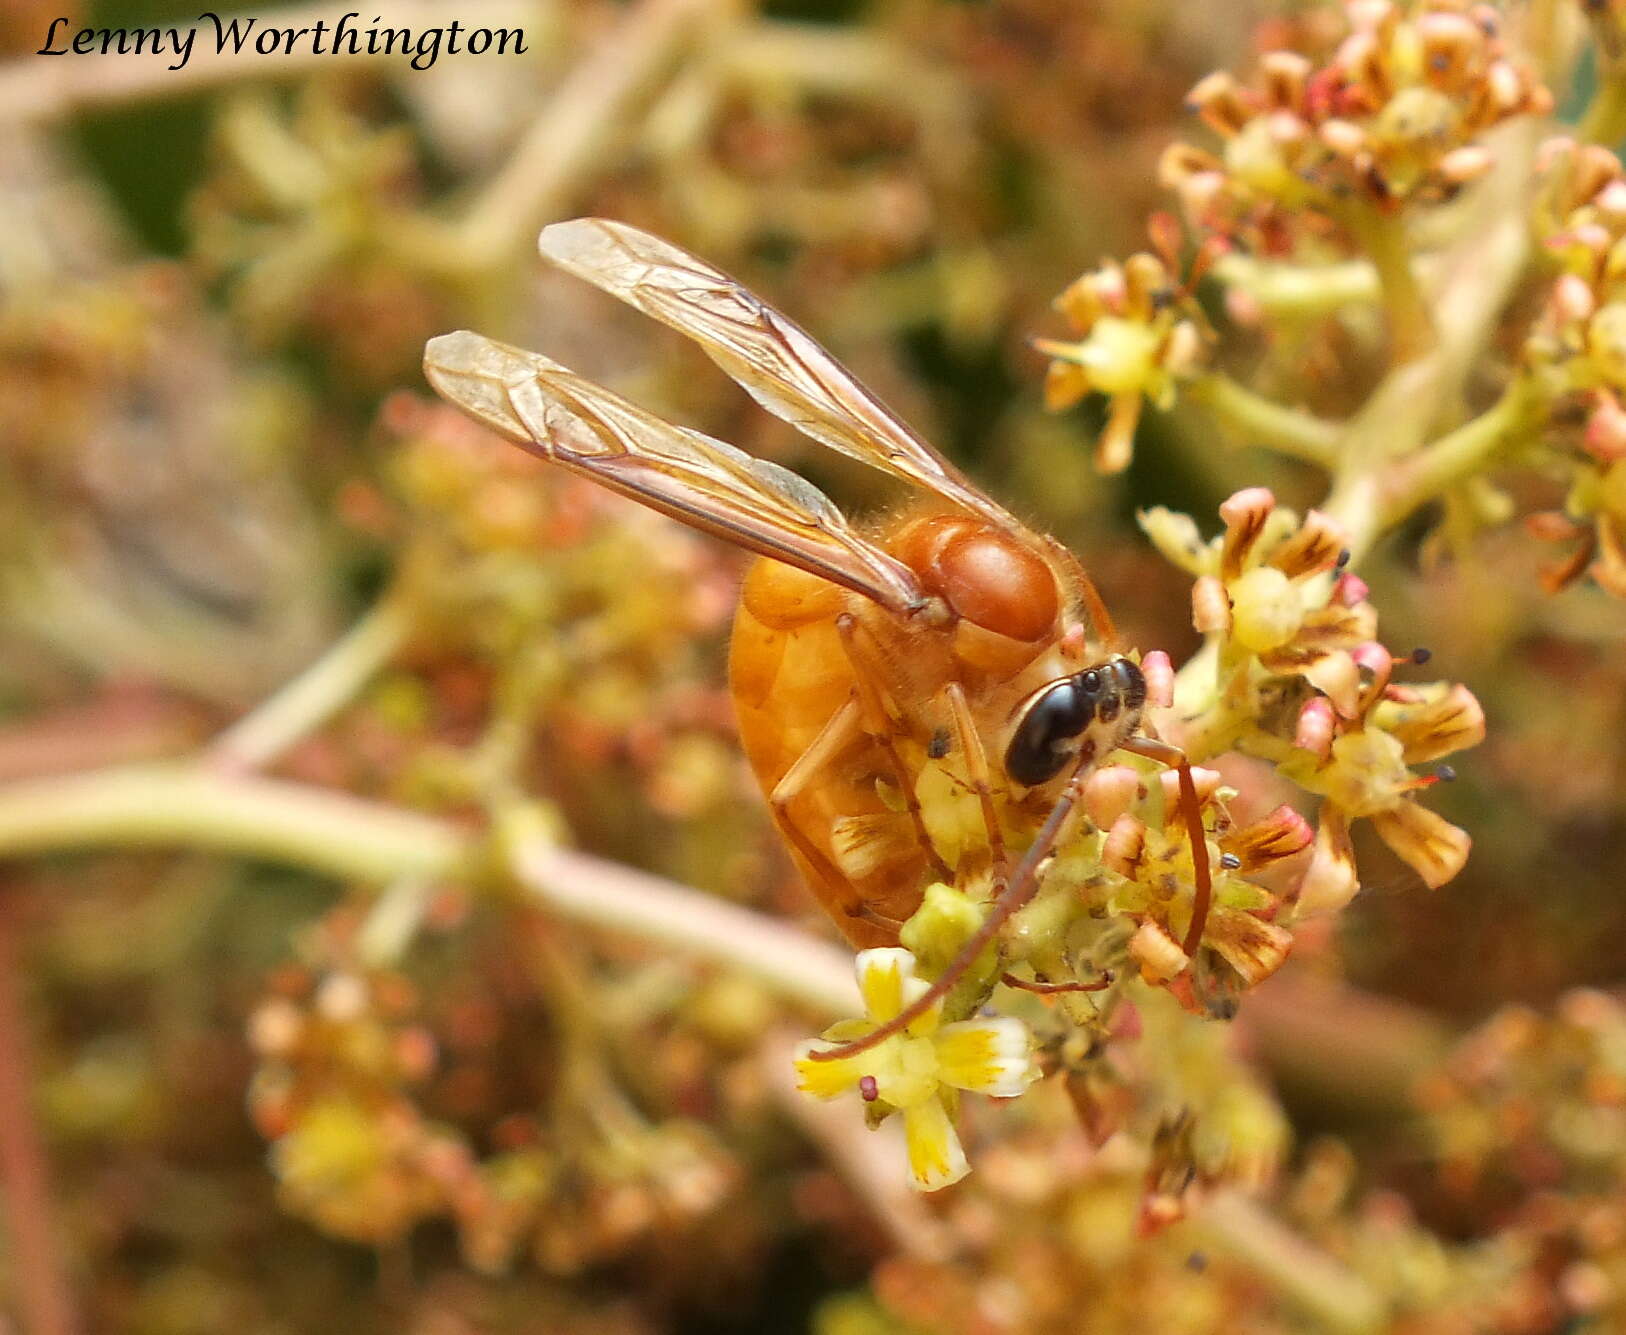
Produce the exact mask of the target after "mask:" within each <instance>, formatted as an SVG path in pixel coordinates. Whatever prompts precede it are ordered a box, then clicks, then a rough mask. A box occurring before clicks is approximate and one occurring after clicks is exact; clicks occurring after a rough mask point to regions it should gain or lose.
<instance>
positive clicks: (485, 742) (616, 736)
mask: <svg viewBox="0 0 1626 1335" xmlns="http://www.w3.org/2000/svg"><path fill="white" fill-rule="evenodd" d="M383 415H384V420H385V425H386V427H387V428H389V429H390V430H391V431H392V432H393V433H394V434H395V435H396V436H397V440H396V442H395V443H394V447H393V449H392V451H391V453H390V455H389V457H388V474H387V477H388V482H389V483H390V484H391V485H390V487H389V489H388V490H387V491H386V490H384V489H381V488H375V487H372V486H370V485H367V484H362V483H355V484H352V485H351V486H350V487H349V488H348V489H347V491H346V493H345V495H344V497H343V502H342V503H343V505H344V507H345V511H346V513H347V515H348V517H349V518H350V519H351V521H352V523H353V524H354V525H355V526H356V527H358V528H361V529H363V530H365V531H366V532H368V533H369V534H370V535H372V536H375V537H381V538H394V539H397V540H399V541H400V542H401V543H402V544H403V548H402V556H401V575H400V579H401V580H402V583H403V592H404V594H405V595H406V596H408V597H410V598H411V599H412V605H413V607H414V610H415V612H416V613H417V615H418V616H419V618H420V620H421V622H422V624H423V625H424V627H425V631H426V633H425V634H424V635H423V636H422V637H421V641H420V644H419V645H418V646H417V650H416V653H415V654H414V655H413V658H412V661H411V662H410V664H409V665H408V666H409V670H407V671H403V672H400V673H397V674H394V675H392V676H390V677H388V678H386V679H385V680H384V681H383V682H382V683H381V685H380V687H379V688H378V689H377V690H376V691H375V692H374V695H373V697H372V702H371V703H372V706H373V707H372V709H371V711H370V712H369V714H368V715H366V716H364V717H361V718H358V719H356V720H353V722H354V724H355V727H356V730H357V733H364V734H365V736H364V737H362V736H353V738H352V742H353V743H354V742H357V741H365V744H366V745H365V749H366V750H367V751H368V752H370V753H371V755H372V759H373V764H374V766H375V768H377V769H380V770H383V771H384V772H385V773H387V775H388V782H389V783H390V784H391V785H392V788H393V791H395V792H396V793H398V794H405V795H409V796H411V797H412V798H413V799H414V800H417V801H420V802H421V801H425V800H429V801H434V802H437V803H439V804H442V805H462V804H465V803H468V802H471V801H472V802H479V801H482V800H485V799H486V798H487V797H489V796H490V794H491V793H492V792H493V791H494V790H495V789H497V788H500V787H502V786H503V784H504V783H507V782H510V781H512V780H513V779H514V778H515V777H516V776H515V774H513V773H503V772H501V771H502V769H503V767H504V766H508V767H509V768H510V769H512V768H513V767H514V766H522V765H523V764H524V763H525V762H526V760H527V758H528V756H530V755H532V754H534V755H536V756H538V757H540V758H541V759H543V760H544V761H545V762H546V770H547V774H548V780H547V781H548V784H549V794H548V795H549V796H550V797H553V798H555V799H556V800H559V801H560V802H561V803H567V802H568V799H570V798H573V797H578V798H579V797H580V796H581V795H582V793H583V791H584V790H585V787H586V784H585V782H584V783H582V784H575V783H573V778H574V776H578V775H581V776H587V775H592V776H593V781H594V782H597V783H601V784H602V783H605V782H606V774H607V773H609V774H612V775H614V778H615V782H617V783H619V784H621V785H623V786H630V787H633V788H636V789H637V790H638V791H639V793H640V796H641V798H642V799H643V801H644V802H645V803H646V804H647V805H648V807H649V808H651V809H652V810H653V811H654V812H656V813H657V814H658V815H659V816H661V817H663V818H666V819H668V820H670V821H672V822H673V823H674V825H678V826H680V828H681V831H682V832H683V833H684V835H685V836H692V837H694V838H695V839H706V840H714V841H715V843H716V846H717V847H718V848H720V849H724V850H727V849H729V848H730V847H732V849H733V850H734V851H735V853H736V855H737V854H738V850H739V849H740V847H741V846H742V843H743V842H745V841H746V840H747V839H748V836H747V835H746V834H745V831H746V830H748V829H750V828H751V826H750V813H749V811H748V810H746V809H742V808H741V806H740V805H739V804H738V802H737V800H736V799H737V798H738V797H739V796H741V795H742V792H743V790H744V785H745V784H746V783H747V782H748V779H747V777H746V776H745V775H744V774H743V773H742V772H741V770H740V767H739V765H738V764H737V761H736V753H735V744H734V740H733V737H732V720H731V708H730V705H729V701H728V697H727V694H726V692H725V691H724V690H723V689H722V687H721V686H720V685H719V684H717V683H716V682H715V680H714V679H713V678H712V676H711V674H710V671H709V660H708V657H707V654H708V651H709V650H710V649H711V647H712V646H714V645H715V642H716V639H717V638H718V637H719V636H720V635H721V633H722V631H723V629H724V627H725V625H726V622H727V617H728V614H729V610H730V608H731V605H732V602H733V599H734V596H735V595H734V590H735V580H736V573H735V572H736V563H735V561H734V560H733V558H732V556H731V554H730V553H729V552H728V551H727V550H726V549H722V548H720V547H718V546H717V545H715V544H710V543H708V542H706V541H704V540H702V539H699V538H697V537H696V536H695V535H694V534H693V533H691V532H690V531H689V530H687V529H684V528H682V527H681V526H679V525H677V524H674V523H672V522H670V521H668V520H666V519H663V518H661V517H660V516H657V515H653V514H651V513H650V512H649V511H647V510H645V509H643V508H641V507H639V506H635V505H632V504H630V503H628V502H625V501H622V500H620V499H619V498H617V497H614V496H611V495H610V494H609V493H607V492H606V491H604V489H603V488H600V487H596V486H593V485H592V484H590V483H587V482H584V481H580V480H578V479H575V478H572V477H570V476H569V475H567V474H565V473H563V472H562V470H559V469H556V468H552V467H550V466H547V465H544V464H542V463H539V462H538V461H536V460H534V459H531V458H530V457H529V456H527V455H525V454H523V453H521V452H520V451H518V450H515V449H513V448H512V447H510V446H508V445H506V444H505V443H500V442H497V441H495V440H493V439H492V438H491V437H490V436H489V435H488V434H487V433H486V432H484V431H482V430H480V429H479V428H478V427H474V426H471V425H470V424H469V423H468V422H467V420H466V419H465V418H463V417H462V416H461V415H460V414H458V413H456V412H453V411H452V410H450V409H445V408H441V407H437V406H432V405H427V404H425V403H423V402H422V401H421V400H419V399H416V398H414V397H412V396H410V395H400V396H396V397H395V398H392V399H391V400H389V401H388V402H387V403H386V405H385V409H384V414H383ZM544 720H545V721H546V726H545V727H544V726H542V724H543V721H544ZM482 727H483V728H484V732H483V734H482V732H481V729H482ZM471 737H472V738H473V739H474V740H473V744H472V745H468V743H469V742H470V739H471ZM503 739H506V740H503ZM339 749H340V748H334V750H339ZM361 749H363V748H361V747H358V746H357V745H355V744H352V745H351V746H350V747H349V748H348V753H347V754H350V755H354V754H355V753H356V752H357V751H358V750H361ZM303 760H304V761H306V762H307V763H311V764H316V763H339V757H337V756H333V755H329V756H326V757H312V756H307V757H304V758H303ZM323 777H325V778H328V779H330V781H331V778H332V777H333V776H332V775H331V774H324V776H323ZM569 814H570V815H571V816H572V817H576V816H577V815H578V812H577V811H576V810H574V809H569ZM695 817H704V819H691V818H695ZM576 828H577V830H578V832H579V833H583V834H585V835H587V836H588V837H589V838H590V837H591V836H592V834H593V830H592V828H591V827H590V826H589V825H588V823H587V821H586V820H585V819H583V820H582V821H581V822H580V823H579V824H578V825H577V827H576Z"/></svg>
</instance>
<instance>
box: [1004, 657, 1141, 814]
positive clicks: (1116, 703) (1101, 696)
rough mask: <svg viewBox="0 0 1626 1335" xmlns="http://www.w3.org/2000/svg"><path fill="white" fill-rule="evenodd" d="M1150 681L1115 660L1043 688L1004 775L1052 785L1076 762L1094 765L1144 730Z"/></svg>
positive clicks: (1010, 750) (1026, 714)
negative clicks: (1143, 711)
mask: <svg viewBox="0 0 1626 1335" xmlns="http://www.w3.org/2000/svg"><path fill="white" fill-rule="evenodd" d="M1145 703H1146V679H1145V678H1144V677H1143V676H1142V675H1141V671H1140V668H1138V667H1137V666H1136V665H1135V664H1134V663H1132V662H1131V661H1130V660H1129V659H1127V658H1113V659H1109V660H1108V661H1107V662H1105V663H1101V664H1098V665H1097V666H1095V667H1089V668H1085V669H1084V670H1083V671H1082V672H1075V673H1073V675H1072V676H1070V677H1062V678H1060V679H1059V680H1057V681H1053V682H1050V683H1048V684H1047V685H1045V686H1041V687H1040V688H1039V689H1038V690H1037V691H1035V692H1034V693H1033V694H1032V695H1030V696H1029V697H1028V699H1027V701H1026V703H1025V704H1024V705H1023V706H1022V709H1021V711H1020V714H1019V717H1018V718H1017V722H1016V731H1015V732H1014V733H1013V734H1012V735H1011V744H1010V746H1009V747H1007V748H1006V751H1005V773H1006V774H1007V775H1009V776H1010V777H1011V778H1012V779H1013V780H1015V781H1016V782H1017V783H1019V784H1022V785H1023V786H1024V787H1028V788H1032V787H1035V786H1037V785H1038V784H1041V783H1048V782H1049V781H1050V780H1051V779H1053V778H1055V777H1056V776H1057V775H1058V774H1060V773H1061V772H1062V770H1064V769H1066V768H1067V766H1068V764H1069V763H1071V762H1082V763H1084V764H1089V763H1090V762H1091V761H1093V760H1094V759H1095V758H1096V757H1097V756H1102V755H1105V754H1106V753H1107V752H1108V751H1110V750H1112V749H1113V748H1114V747H1115V746H1117V745H1118V744H1119V743H1120V742H1121V741H1122V740H1123V739H1124V738H1126V737H1128V736H1129V735H1130V734H1131V733H1133V732H1134V731H1135V729H1136V728H1137V727H1139V726H1140V711H1141V707H1142V706H1143V705H1145Z"/></svg>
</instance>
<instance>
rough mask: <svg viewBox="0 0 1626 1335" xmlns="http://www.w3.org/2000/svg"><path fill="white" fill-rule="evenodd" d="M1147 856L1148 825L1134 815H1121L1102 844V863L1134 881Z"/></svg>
mask: <svg viewBox="0 0 1626 1335" xmlns="http://www.w3.org/2000/svg"><path fill="white" fill-rule="evenodd" d="M1145 856H1146V826H1145V825H1144V824H1142V823H1141V822H1140V821H1139V820H1138V819H1136V818H1135V817H1134V816H1130V815H1123V816H1119V817H1118V819H1117V820H1115V821H1113V822H1112V828H1111V829H1110V830H1108V831H1107V837H1106V841H1105V842H1104V843H1103V844H1102V845H1101V865H1102V866H1103V867H1105V868H1106V869H1107V870H1108V871H1114V872H1117V873H1118V875H1120V876H1122V877H1124V878H1125V879H1126V880H1131V881H1132V880H1134V879H1135V873H1136V872H1138V871H1139V870H1140V865H1141V860H1142V859H1143V858H1144V857H1145Z"/></svg>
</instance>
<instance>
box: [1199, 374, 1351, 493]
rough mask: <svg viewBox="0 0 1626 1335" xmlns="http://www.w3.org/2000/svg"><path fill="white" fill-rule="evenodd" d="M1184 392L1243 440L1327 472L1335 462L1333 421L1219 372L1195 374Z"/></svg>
mask: <svg viewBox="0 0 1626 1335" xmlns="http://www.w3.org/2000/svg"><path fill="white" fill-rule="evenodd" d="M1184 393H1185V395H1186V397H1187V398H1188V400H1189V401H1190V402H1192V403H1195V404H1199V405H1201V406H1202V407H1204V408H1206V409H1207V410H1208V411H1209V412H1210V413H1212V414H1213V416H1214V418H1215V419H1216V420H1217V421H1218V422H1219V423H1220V424H1221V425H1222V426H1224V427H1225V428H1226V430H1227V431H1229V432H1230V433H1231V434H1233V435H1235V436H1237V437H1239V438H1240V439H1241V441H1242V442H1244V443H1246V444H1250V445H1259V446H1262V447H1264V448H1265V449H1269V450H1275V451H1276V452H1277V453H1278V454H1285V455H1288V456H1289V457H1290V458H1294V459H1302V460H1304V462H1306V463H1312V464H1315V465H1317V466H1318V467H1321V468H1325V469H1328V470H1329V471H1330V470H1331V469H1332V467H1333V464H1334V463H1335V462H1336V460H1337V457H1338V435H1339V427H1338V426H1337V425H1336V424H1335V423H1332V422H1328V421H1325V420H1324V419H1322V418H1319V417H1316V416H1314V415H1313V414H1311V413H1307V412H1305V411H1304V410H1303V409H1300V408H1290V407H1288V406H1287V405H1286V404H1281V403H1277V402H1275V401H1274V400H1273V399H1267V398H1265V397H1264V395H1262V394H1257V393H1255V392H1254V391H1253V390H1251V389H1248V388H1246V387H1245V386H1243V385H1240V384H1238V383H1237V382H1236V381H1235V380H1232V379H1231V377H1230V376H1228V375H1225V374H1223V373H1221V372H1219V371H1210V372H1208V373H1207V374H1205V375H1202V376H1199V377H1198V378H1197V379H1195V380H1193V381H1192V382H1191V383H1190V384H1188V385H1187V386H1186V387H1185V390H1184Z"/></svg>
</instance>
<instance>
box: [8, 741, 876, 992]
mask: <svg viewBox="0 0 1626 1335" xmlns="http://www.w3.org/2000/svg"><path fill="white" fill-rule="evenodd" d="M176 844H179V845H185V846H188V847H192V848H207V849H213V850H215V851H218V852H222V853H230V854H236V855H238V856H241V857H254V858H265V859H268V860H271V861H277V862H286V863H291V864H293V865H295V866H300V867H305V868H308V869H309V870H311V871H315V872H319V873H323V874H326V875H329V876H336V877H341V878H344V879H351V880H360V881H371V882H378V883H380V884H385V885H389V884H392V883H396V882H400V881H403V880H407V881H410V880H419V881H423V880H431V881H432V880H437V879H447V878H452V877H459V876H472V875H476V874H478V873H479V872H480V871H481V869H482V867H483V866H484V865H485V859H484V858H483V856H482V855H483V853H484V852H485V850H486V849H487V847H488V845H487V842H486V840H485V838H484V837H483V836H482V835H480V834H479V833H477V832H474V831H469V830H466V829H463V828H461V827H459V826H457V825H454V824H453V823H452V822H450V821H445V820H440V819H437V818H435V817H433V816H425V815H420V814H418V813H415V812H410V811H404V810H401V809H399V808H395V807H390V806H385V805H382V804H380V803H375V802H367V801H363V800H362V799H361V798H357V797H351V796H349V795H348V794H345V793H338V792H333V791H331V790H328V789H324V788H316V787H311V786H306V785H303V784H297V783H289V782H286V781H283V780H279V779H264V778H259V777H257V776H253V775H243V774H232V773H222V772H220V771H218V770H212V769H209V768H207V767H205V766H202V765H181V764H172V765H130V766H121V767H117V768H112V769H106V770H101V771H98V772H96V773H93V774H79V775H70V776H62V777H53V778H47V779H34V780H30V781H28V782H25V783H16V784H10V785H6V786H3V787H0V860H3V859H5V858H8V857H21V856H29V855H38V854H44V853H54V852H61V851H65V850H72V849H83V848H106V847H149V848H150V847H162V846H169V845H176ZM505 861H506V863H507V866H506V867H505V868H504V869H503V870H505V871H506V872H508V873H511V874H512V875H513V877H514V878H515V880H517V881H518V882H519V884H520V885H521V886H522V887H523V888H524V889H525V890H526V891H528V892H529V893H530V894H532V895H534V896H535V897H536V898H537V899H538V900H539V901H540V902H541V903H542V904H543V905H544V906H546V907H547V908H549V909H551V910H552V911H554V912H556V913H559V914H561V915H563V916H565V917H568V918H571V919H573V920H575V921H577V922H582V923H586V924H589V925H591V926H595V927H601V928H607V929H610V930H612V931H624V932H626V933H627V934H628V935H630V936H635V937H638V938H641V939H643V940H647V941H652V942H655V943H657V944H660V945H664V946H668V947H670V948H672V949H674V950H679V951H683V952H686V953H689V954H692V955H694V956H696V957H698V958H702V959H707V960H710V961H712V962H714V963H717V964H722V965H725V966H727V967H729V968H734V969H738V970H740V971H741V972H743V973H747V974H749V975H751V976H752V977H754V978H757V979H758V980H760V981H761V982H763V983H764V984H766V985H768V986H770V987H772V988H773V989H774V990H775V991H777V992H778V993H779V994H780V995H781V996H784V997H787V998H789V999H791V1000H794V1001H796V1002H798V1003H799V1004H801V1005H804V1006H806V1007H808V1009H810V1010H813V1011H816V1012H818V1013H819V1014H821V1015H831V1016H836V1015H845V1014H849V1013H851V1012H852V1011H853V1009H854V1008H855V1007H856V1006H857V1004H858V993H857V989H856V986H855V984H854V983H853V978H852V959H851V956H850V955H849V954H848V953H847V952H846V951H844V950H842V949H840V948H839V947H837V946H833V945H830V944H828V943H826V942H824V941H820V940H818V939H816V938H813V937H810V936H808V935H806V934H805V933H804V932H802V931H800V930H798V929H797V928H795V927H793V926H790V925H788V924H785V923H780V922H777V921H775V920H774V919H772V918H767V917H764V916H763V915H761V914H758V913H753V912H751V911H749V910H747V909H741V908H736V907H734V906H733V905H731V904H726V903H724V902H722V901H721V900H718V899H716V898H714V897H712V896H710V895H704V894H701V893H700V892H699V891H697V890H691V889H689V888H688V887H687V886H682V885H678V884H676V883H674V882H671V881H666V880H662V879H661V878H660V877H658V876H652V875H649V874H648V873H646V872H639V871H635V870H633V869H632V868H630V867H623V866H620V865H619V864H616V863H613V862H607V861H605V860H603V859H601V858H595V857H592V856H590V855H588V854H585V853H577V852H573V851H570V850H567V849H562V848H556V847H553V846H551V845H550V844H549V843H548V842H547V841H546V840H545V839H542V838H539V837H535V836H533V837H529V838H522V839H517V840H515V841H514V845H513V847H512V849H511V851H509V852H508V853H507V854H506V856H505Z"/></svg>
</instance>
